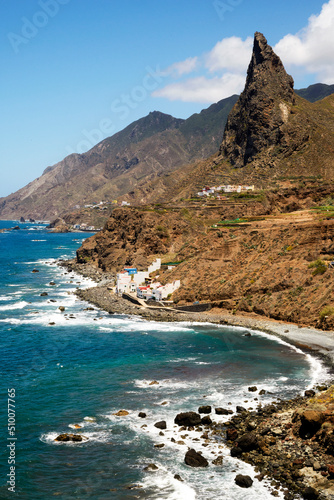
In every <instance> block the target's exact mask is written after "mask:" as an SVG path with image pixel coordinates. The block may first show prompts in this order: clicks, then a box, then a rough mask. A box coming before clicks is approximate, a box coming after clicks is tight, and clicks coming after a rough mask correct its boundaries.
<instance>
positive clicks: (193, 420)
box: [174, 411, 201, 427]
mask: <svg viewBox="0 0 334 500" xmlns="http://www.w3.org/2000/svg"><path fill="white" fill-rule="evenodd" d="M174 423H175V424H176V425H179V426H186V427H189V426H193V425H200V424H201V417H200V415H199V414H198V413H195V412H194V411H187V412H184V413H179V414H178V415H176V417H175V419H174Z"/></svg>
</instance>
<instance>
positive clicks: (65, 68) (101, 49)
mask: <svg viewBox="0 0 334 500" xmlns="http://www.w3.org/2000/svg"><path fill="white" fill-rule="evenodd" d="M0 14H1V15H0V35H1V44H0V56H1V69H2V71H1V77H0V92H1V108H0V109H1V122H0V134H1V142H0V161H1V163H0V166H1V182H0V196H7V195H8V194H10V193H11V192H14V191H16V190H17V189H19V188H21V187H23V186H24V185H26V184H27V183H28V182H30V181H32V180H34V179H36V178H37V177H39V176H40V175H41V174H42V172H43V170H44V169H45V168H46V167H48V166H49V165H53V164H55V163H57V162H58V161H60V160H62V159H63V158H64V157H65V156H67V155H68V154H69V153H71V152H78V153H82V152H84V151H87V150H88V149H90V148H91V147H92V146H93V145H94V144H96V143H97V142H99V141H100V140H102V139H103V138H105V137H108V136H109V135H112V134H113V133H115V132H117V131H118V130H121V129H123V128H124V127H125V126H127V125H128V124H129V123H131V122H132V121H134V120H136V119H138V118H140V117H142V116H145V115H146V114H148V113H149V112H150V111H153V110H159V111H162V112H164V113H169V114H172V115H173V116H176V117H179V118H187V117H188V116H190V115H191V114H192V113H195V112H199V111H200V110H201V109H203V108H206V107H208V106H209V105H210V104H211V103H213V102H216V101H218V100H219V99H222V98H224V97H228V96H230V95H232V94H233V93H239V92H241V91H242V89H243V85H244V82H245V75H246V70H247V66H248V62H249V59H250V55H251V48H252V40H253V35H254V32H255V31H260V32H262V33H263V34H264V35H265V36H266V38H267V40H268V43H269V44H270V45H271V46H273V48H274V49H275V51H276V52H277V53H278V54H279V55H280V57H281V58H282V61H283V63H284V64H285V66H286V68H287V70H288V72H289V73H290V74H291V75H292V76H293V77H294V79H295V88H302V87H306V86H308V85H310V84H312V83H316V82H324V83H329V84H331V83H334V51H333V43H334V0H329V1H327V2H323V1H318V0H312V1H311V0H303V1H301V0H289V1H287V0H282V1H280V2H278V1H275V2H268V0H209V1H207V0H191V1H190V0H183V1H182V2H180V1H179V0H178V1H176V0H168V1H164V2H162V1H157V0H142V1H140V2H139V1H138V0H123V1H121V2H120V1H118V0H95V1H93V0H1V3H0Z"/></svg>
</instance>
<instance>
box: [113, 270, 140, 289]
mask: <svg viewBox="0 0 334 500" xmlns="http://www.w3.org/2000/svg"><path fill="white" fill-rule="evenodd" d="M136 288H137V284H136V283H135V282H134V281H133V280H132V276H131V275H130V274H129V273H127V272H126V271H121V272H120V273H118V274H117V279H116V293H129V292H135V291H136Z"/></svg>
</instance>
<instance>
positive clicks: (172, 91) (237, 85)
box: [152, 73, 245, 103]
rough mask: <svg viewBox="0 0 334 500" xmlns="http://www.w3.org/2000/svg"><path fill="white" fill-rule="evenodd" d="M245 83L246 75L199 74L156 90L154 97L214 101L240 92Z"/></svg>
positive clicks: (185, 100)
mask: <svg viewBox="0 0 334 500" xmlns="http://www.w3.org/2000/svg"><path fill="white" fill-rule="evenodd" d="M244 85H245V76H244V75H238V74H233V73H225V74H224V75H223V76H221V77H214V78H206V77H205V76H199V77H197V78H189V79H188V80H186V81H183V82H179V83H171V84H170V85H167V86H166V87H164V88H163V89H160V90H155V91H154V92H153V94H152V95H153V97H165V98H167V99H169V100H170V101H183V102H202V103H212V102H217V101H220V99H224V98H225V97H230V96H231V95H232V94H238V93H239V92H241V91H242V90H243V87H244Z"/></svg>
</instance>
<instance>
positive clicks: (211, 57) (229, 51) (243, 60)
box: [205, 36, 253, 73]
mask: <svg viewBox="0 0 334 500" xmlns="http://www.w3.org/2000/svg"><path fill="white" fill-rule="evenodd" d="M252 46H253V37H248V38H246V40H245V41H243V40H242V39H241V38H239V37H236V36H232V37H230V38H224V39H223V40H221V41H220V42H218V43H217V44H216V45H215V46H214V48H213V49H212V50H211V51H210V52H209V53H208V54H206V56H205V66H206V68H208V70H209V71H210V72H214V71H219V70H227V71H236V72H238V73H241V72H242V73H243V72H245V71H246V69H247V66H248V64H249V61H250V58H251V55H252Z"/></svg>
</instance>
